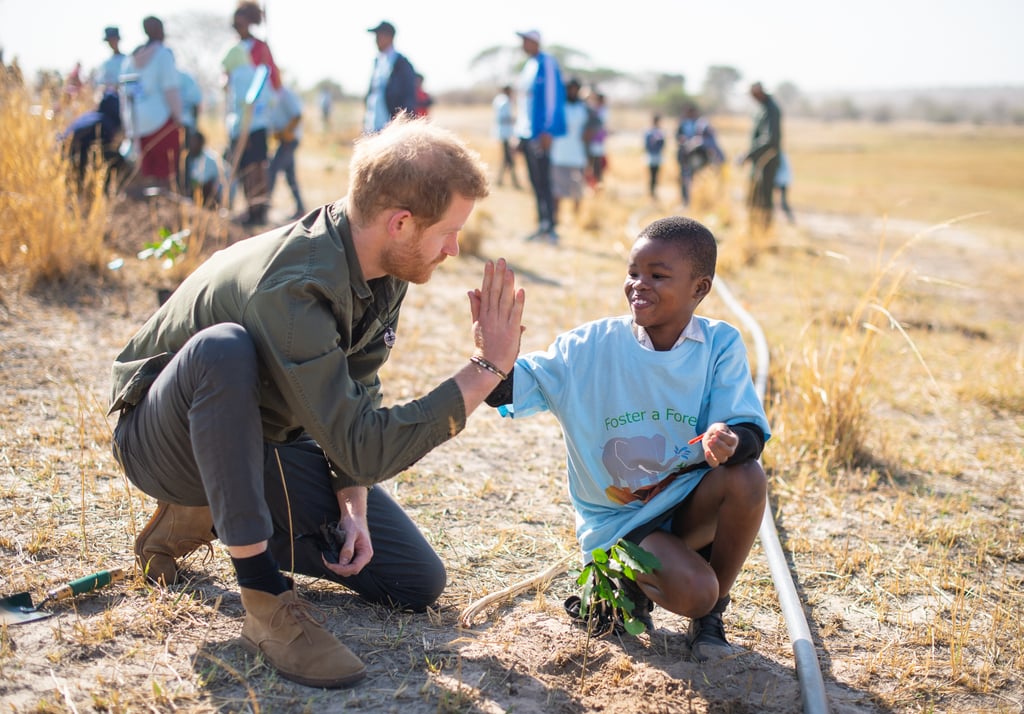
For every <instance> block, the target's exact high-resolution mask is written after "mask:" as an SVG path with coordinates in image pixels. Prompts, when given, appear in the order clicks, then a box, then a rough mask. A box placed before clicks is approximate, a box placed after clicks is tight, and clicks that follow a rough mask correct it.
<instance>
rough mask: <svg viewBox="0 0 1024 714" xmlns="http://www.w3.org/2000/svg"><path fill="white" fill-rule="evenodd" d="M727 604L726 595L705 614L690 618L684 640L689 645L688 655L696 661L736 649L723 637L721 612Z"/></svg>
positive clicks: (723, 627)
mask: <svg viewBox="0 0 1024 714" xmlns="http://www.w3.org/2000/svg"><path fill="white" fill-rule="evenodd" d="M728 606H729V596H728V595H726V596H725V597H723V598H722V599H721V600H719V601H718V602H717V603H715V606H714V608H712V610H711V612H709V613H708V614H707V615H704V617H695V618H693V619H692V620H690V627H689V629H688V630H687V631H686V641H687V642H688V643H689V645H690V655H691V656H692V657H693V659H694V660H696V661H697V662H707V661H708V659H710V658H717V657H723V656H725V655H728V654H732V653H733V652H735V651H736V650H735V648H734V647H733V646H732V645H730V644H729V641H728V640H727V639H725V625H724V624H723V623H722V613H723V612H725V608H727V607H728Z"/></svg>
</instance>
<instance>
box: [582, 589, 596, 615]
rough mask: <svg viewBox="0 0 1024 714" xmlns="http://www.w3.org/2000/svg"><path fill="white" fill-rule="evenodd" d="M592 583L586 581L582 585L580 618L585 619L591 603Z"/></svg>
mask: <svg viewBox="0 0 1024 714" xmlns="http://www.w3.org/2000/svg"><path fill="white" fill-rule="evenodd" d="M593 594H594V581H593V580H588V581H587V582H586V583H585V584H584V585H583V592H582V593H580V617H586V616H587V612H589V611H590V606H591V604H592V603H593Z"/></svg>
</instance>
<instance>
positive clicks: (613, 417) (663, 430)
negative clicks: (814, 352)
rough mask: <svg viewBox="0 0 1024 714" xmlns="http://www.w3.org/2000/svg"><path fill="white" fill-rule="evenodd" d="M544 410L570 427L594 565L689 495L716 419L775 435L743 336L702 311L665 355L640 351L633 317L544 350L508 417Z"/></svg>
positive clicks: (566, 431) (582, 525) (520, 381)
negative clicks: (598, 554) (596, 557)
mask: <svg viewBox="0 0 1024 714" xmlns="http://www.w3.org/2000/svg"><path fill="white" fill-rule="evenodd" d="M691 336H692V337H691ZM542 411H550V412H551V413H552V414H554V416H555V417H556V418H557V419H558V421H559V423H560V424H561V426H562V434H563V437H564V439H565V447H566V454H567V456H566V465H567V475H568V488H569V498H570V499H571V500H572V504H573V507H574V508H575V510H576V538H577V540H578V541H579V544H580V547H581V548H582V550H583V555H584V558H586V559H589V558H590V554H591V553H592V551H593V550H594V549H595V548H604V549H605V550H607V549H608V548H610V547H611V546H612V545H614V544H615V543H616V542H617V541H618V540H619V538H622V537H623V536H625V535H626V534H627V533H629V532H630V531H632V530H633V529H634V528H637V527H638V526H640V525H643V524H644V523H647V522H649V521H651V520H652V519H654V518H656V517H657V516H659V515H660V514H662V513H664V512H666V511H668V510H669V509H671V508H672V507H674V506H675V505H677V504H679V503H680V502H681V501H682V500H683V499H684V498H686V496H687V495H688V494H689V493H690V492H691V491H692V490H693V489H694V488H695V487H696V486H697V484H698V483H699V482H700V480H701V478H702V477H703V476H704V474H705V473H706V472H707V471H708V466H707V464H705V463H704V462H703V461H704V455H703V449H702V446H701V445H700V444H699V443H697V444H694V445H690V444H688V443H687V442H688V441H689V440H690V439H692V438H693V437H695V436H696V435H698V434H702V433H703V432H704V431H705V429H707V427H708V426H709V425H710V424H713V423H715V422H724V423H726V424H739V423H741V422H750V423H753V424H757V425H758V426H760V427H761V428H762V429H763V430H764V434H765V439H768V438H769V436H770V433H769V429H768V420H767V418H766V417H765V413H764V409H763V407H762V406H761V402H760V400H759V399H758V397H757V392H756V390H755V389H754V384H753V381H752V379H751V376H750V365H749V363H748V361H747V351H746V347H745V346H744V345H743V340H742V338H741V336H740V333H739V331H738V330H737V329H736V328H735V327H733V326H732V325H730V324H728V323H726V322H722V321H720V320H712V319H709V318H705V317H699V316H694V317H693V322H691V325H690V326H689V328H688V336H687V338H686V339H684V340H683V341H682V343H681V344H679V345H677V346H676V347H675V348H674V349H671V350H668V351H664V352H658V351H655V350H652V349H649V348H647V347H644V346H642V345H641V344H640V343H639V342H638V341H637V338H636V336H635V335H634V334H633V329H632V317H631V316H629V315H625V316H622V317H614V318H605V319H601V320H596V321H594V322H589V323H586V324H584V325H581V326H579V327H577V328H575V329H573V330H570V331H569V332H566V333H563V334H562V335H559V336H558V337H557V338H556V339H555V341H554V343H553V344H552V345H551V347H549V348H548V349H547V351H545V352H531V353H529V354H526V355H522V356H520V357H519V359H518V360H516V365H515V382H514V394H513V404H512V408H511V409H504V410H503V412H504V413H507V414H509V415H512V416H515V417H517V418H518V417H526V416H530V415H533V414H536V413H539V412H542ZM686 467H693V470H685V469H686Z"/></svg>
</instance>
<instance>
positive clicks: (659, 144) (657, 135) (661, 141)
mask: <svg viewBox="0 0 1024 714" xmlns="http://www.w3.org/2000/svg"><path fill="white" fill-rule="evenodd" d="M664 151H665V132H663V131H662V130H661V115H659V114H655V115H654V116H653V117H652V118H651V128H650V129H648V130H647V132H646V133H645V134H644V153H646V154H647V168H648V170H649V171H650V175H651V181H650V187H649V189H650V193H651V198H657V188H658V171H659V170H660V169H661V155H662V153H663V152H664Z"/></svg>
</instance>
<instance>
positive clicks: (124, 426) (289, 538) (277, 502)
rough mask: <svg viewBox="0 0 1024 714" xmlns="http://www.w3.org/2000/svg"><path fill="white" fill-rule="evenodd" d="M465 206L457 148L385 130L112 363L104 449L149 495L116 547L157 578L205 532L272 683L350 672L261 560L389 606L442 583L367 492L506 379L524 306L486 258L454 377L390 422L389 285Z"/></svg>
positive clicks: (422, 604) (415, 601) (208, 273)
mask: <svg viewBox="0 0 1024 714" xmlns="http://www.w3.org/2000/svg"><path fill="white" fill-rule="evenodd" d="M486 195H487V179H486V176H485V172H484V167H483V165H482V164H481V163H480V161H479V158H478V157H477V155H476V154H475V153H473V152H472V151H470V150H469V149H468V147H466V145H465V144H464V143H463V142H461V141H460V140H459V139H457V138H456V137H455V136H454V135H452V134H451V133H449V132H446V131H444V130H442V129H440V128H437V127H435V126H433V125H431V124H430V123H429V122H425V121H411V120H408V121H407V120H405V119H404V118H403V119H400V120H396V121H395V122H392V123H391V124H390V125H389V126H388V127H386V128H385V129H384V130H382V131H381V132H379V133H377V134H374V135H369V136H365V137H363V138H362V139H360V140H359V141H357V143H356V145H355V149H354V152H353V155H352V158H351V161H350V163H349V190H348V194H347V196H346V197H345V198H344V199H342V200H340V201H338V202H336V203H332V204H329V205H326V206H323V207H321V208H320V209H319V210H318V211H317V212H315V213H313V214H311V216H310V217H309V218H308V219H307V220H306V221H304V222H302V223H293V224H289V225H287V226H284V227H281V228H278V229H276V230H273V231H270V232H268V233H264V234H262V235H259V236H255V237H253V238H250V239H248V240H244V241H240V242H238V243H235V244H233V245H232V246H230V247H228V248H226V249H224V250H221V251H219V252H217V253H215V254H214V255H213V256H211V257H210V258H209V259H208V260H207V261H206V262H205V263H203V264H202V265H201V266H200V267H199V268H197V269H196V270H195V272H193V273H192V274H191V275H190V276H189V277H188V278H186V280H185V281H184V282H183V283H182V284H181V285H180V286H179V287H178V288H177V289H176V290H175V291H174V293H172V295H171V296H170V299H169V300H168V301H167V302H166V303H165V304H164V305H163V306H162V307H161V308H160V309H159V310H158V311H157V312H156V313H155V314H154V315H153V316H152V317H150V319H149V320H148V321H147V322H146V323H145V324H144V325H143V326H142V328H141V329H140V330H139V331H138V332H137V333H136V334H135V336H134V337H132V339H131V340H130V341H129V342H128V344H127V346H126V347H125V348H124V349H123V350H122V352H121V353H120V354H119V355H118V357H117V358H116V360H115V362H114V365H113V369H112V376H113V385H112V404H111V408H110V413H117V412H119V413H120V414H119V418H118V422H117V426H116V428H115V430H114V453H115V456H116V457H117V460H118V462H119V463H120V464H121V465H122V466H123V468H124V470H125V473H126V475H127V476H128V478H129V480H131V482H132V483H133V484H135V485H136V486H137V487H138V488H139V489H141V490H142V491H144V492H145V493H147V494H149V495H150V496H152V497H153V498H156V499H157V500H158V506H157V509H156V512H155V513H154V515H153V517H152V518H151V519H150V521H149V523H148V524H147V525H146V527H145V528H144V529H143V530H142V531H141V532H140V534H139V536H138V538H137V539H136V542H135V553H136V557H137V559H138V560H139V564H140V566H141V567H142V569H143V572H145V573H146V574H147V575H148V577H150V578H151V579H153V580H157V581H162V582H164V583H168V584H169V583H171V582H174V581H175V580H176V579H177V577H178V565H177V562H176V559H178V558H181V557H183V556H185V555H187V554H188V553H190V552H192V551H194V550H195V549H197V548H199V547H202V546H203V545H204V544H208V543H209V542H210V541H212V540H213V538H214V537H217V538H220V540H221V541H222V542H223V543H224V544H225V545H226V546H227V548H228V552H229V553H230V555H231V561H232V565H233V566H234V569H235V572H236V574H237V576H238V582H239V587H240V591H241V599H242V605H243V606H244V608H245V620H244V622H243V624H242V642H243V645H244V646H246V647H247V648H248V649H250V650H253V651H258V652H261V653H262V654H263V656H264V658H265V659H266V661H267V662H268V663H270V664H271V665H272V666H273V667H275V668H276V669H277V670H278V671H279V672H280V673H281V675H282V676H284V677H287V678H288V679H292V680H293V681H296V682H299V683H301V684H306V685H309V686H316V687H339V686H346V685H349V684H352V683H354V682H356V681H358V680H359V679H361V678H362V677H364V676H365V667H364V665H363V663H362V662H361V661H360V660H359V658H358V657H356V656H355V655H354V654H353V653H352V652H351V651H350V650H349V649H348V648H347V647H345V646H344V645H343V644H341V642H339V641H338V640H337V639H336V638H335V637H334V635H332V634H331V633H330V632H329V631H328V630H326V629H325V628H324V627H323V626H322V625H321V624H319V623H320V622H321V621H322V620H320V619H318V618H317V617H316V616H315V614H311V613H310V610H312V609H313V608H312V606H311V605H310V604H309V603H308V602H306V601H303V600H300V599H299V598H298V596H297V594H296V592H295V590H294V583H293V582H292V581H291V580H289V579H287V578H286V577H285V576H284V575H283V574H282V573H281V571H280V568H279V566H278V564H279V563H283V564H286V565H290V566H291V568H292V569H293V570H294V571H295V572H300V573H304V574H307V575H311V576H314V577H319V578H328V579H330V580H333V581H335V582H339V583H341V584H343V585H345V586H347V587H349V588H351V589H353V590H355V591H356V592H357V593H359V594H360V595H361V596H362V597H364V598H366V599H367V600H370V601H372V602H376V603H381V604H385V605H388V606H390V607H399V608H409V609H413V610H418V611H422V610H424V609H425V608H426V607H427V606H428V605H430V604H431V603H433V602H434V600H435V599H436V598H437V597H438V595H439V594H440V593H441V591H442V590H443V589H444V586H445V581H446V574H445V570H444V565H443V564H442V563H441V561H440V559H439V558H438V556H437V554H436V553H435V552H434V550H433V549H432V548H431V547H430V545H429V544H428V543H427V541H426V539H425V538H424V537H423V535H422V534H421V533H420V532H419V530H418V529H417V528H416V526H415V524H413V523H412V521H411V520H410V519H409V518H408V516H407V515H406V514H405V513H404V512H403V511H402V509H401V508H400V507H399V506H398V504H397V503H396V502H395V501H394V500H393V499H392V498H391V497H390V496H389V495H388V494H387V493H386V491H385V490H384V489H379V488H374V489H370V488H368V487H370V486H371V485H372V484H375V483H378V482H380V481H383V480H385V479H388V478H391V477H392V476H394V475H395V474H397V473H399V472H400V471H402V470H404V469H406V468H408V467H409V465H410V464H412V463H414V462H416V461H417V460H418V459H420V458H421V457H422V456H423V455H425V454H426V453H427V452H429V451H430V450H431V449H433V448H434V447H436V446H438V445H439V444H441V443H443V442H445V441H447V440H449V439H451V438H452V437H454V436H455V435H456V434H457V433H458V432H460V431H461V430H462V429H463V428H464V427H465V425H466V419H467V415H468V414H469V413H470V412H472V411H473V410H474V409H475V408H476V407H477V406H478V405H479V404H480V403H481V402H482V401H483V399H484V398H485V397H486V396H487V394H488V393H490V392H491V391H492V390H493V389H494V387H495V386H496V385H497V383H498V382H499V380H500V379H501V378H502V377H503V376H504V374H505V373H506V371H507V370H510V369H511V368H512V364H513V362H514V360H515V357H516V355H517V353H518V350H519V339H520V333H521V327H520V323H521V320H522V312H523V304H524V299H525V298H524V294H523V291H522V290H521V289H520V290H517V289H516V288H515V282H514V276H513V274H512V272H511V271H510V270H508V269H507V266H506V264H505V262H504V260H499V261H498V263H497V265H494V264H492V263H490V262H488V263H487V264H486V265H485V267H484V277H483V283H482V287H481V288H480V289H479V290H476V291H471V292H470V313H471V318H472V328H471V334H472V339H473V346H472V347H469V346H468V345H467V350H468V352H469V355H470V358H469V360H467V362H466V366H464V367H462V368H461V369H459V370H458V371H457V372H456V373H455V374H454V376H453V377H451V378H449V379H447V380H445V381H444V382H442V383H441V384H440V385H438V386H437V387H435V388H434V389H432V390H431V391H430V392H429V393H428V394H426V395H424V396H423V397H421V398H419V399H415V400H412V401H410V402H408V403H406V404H400V405H396V406H391V407H383V406H382V397H381V391H382V388H381V383H380V378H379V370H380V368H381V366H382V365H383V364H384V362H385V361H386V360H387V359H388V357H389V356H390V354H391V348H392V347H393V346H394V345H395V338H396V330H397V328H398V317H399V312H400V310H401V306H402V302H403V299H404V298H405V294H406V290H407V288H408V284H409V283H424V282H426V281H428V280H429V279H430V277H431V275H432V274H433V271H434V269H435V268H436V267H437V266H438V265H439V264H440V263H441V262H442V261H443V260H444V259H445V258H447V257H448V256H454V255H457V254H458V252H459V244H458V234H459V231H460V230H461V229H462V227H463V225H464V224H465V223H466V221H467V220H468V218H469V215H470V212H471V211H472V209H473V207H474V205H475V203H476V201H477V200H479V199H481V198H483V197H485V196H486ZM289 508H290V510H289ZM328 523H337V524H338V525H339V526H340V528H341V529H343V530H344V541H343V542H341V543H338V549H337V552H336V553H333V554H332V558H333V557H335V556H336V562H328V561H327V560H326V559H325V557H324V555H323V553H324V552H328V551H329V550H330V548H329V547H328V544H327V543H326V542H325V540H324V539H323V538H322V537H321V530H320V528H321V526H323V525H324V524H328ZM214 529H215V533H214ZM293 553H294V562H293V561H292V557H293Z"/></svg>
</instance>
